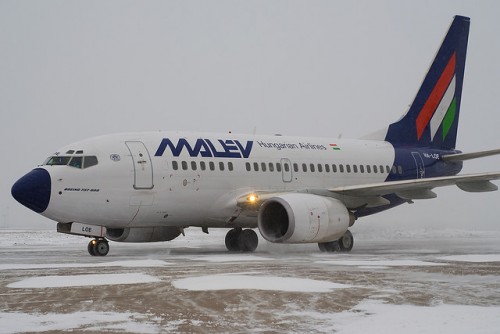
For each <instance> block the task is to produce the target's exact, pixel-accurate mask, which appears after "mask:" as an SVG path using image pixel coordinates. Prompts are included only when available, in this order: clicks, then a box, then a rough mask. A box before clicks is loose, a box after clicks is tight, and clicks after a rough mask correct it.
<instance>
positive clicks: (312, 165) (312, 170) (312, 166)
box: [309, 164, 314, 173]
mask: <svg viewBox="0 0 500 334" xmlns="http://www.w3.org/2000/svg"><path fill="white" fill-rule="evenodd" d="M309 167H310V169H311V172H313V173H314V164H310V165H309Z"/></svg>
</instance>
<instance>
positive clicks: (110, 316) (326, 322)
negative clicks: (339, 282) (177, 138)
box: [0, 299, 500, 334]
mask: <svg viewBox="0 0 500 334" xmlns="http://www.w3.org/2000/svg"><path fill="white" fill-rule="evenodd" d="M499 314H500V307H497V306H494V307H493V306H492V307H484V306H467V305H437V306H429V307H423V306H414V305H393V304H384V303H383V302H381V301H377V300H370V299H368V300H364V301H362V302H361V303H359V304H358V305H357V306H355V307H353V308H352V309H350V310H348V311H344V312H340V313H329V312H320V311H317V312H312V311H292V312H288V313H286V314H283V315H282V321H286V319H287V318H295V317H302V318H304V319H307V321H308V322H309V323H310V327H309V328H310V330H311V332H322V333H331V332H333V331H335V333H338V334H358V333H359V334H365V333H371V334H379V333H380V334H386V333H405V334H417V333H454V334H469V333H475V334H496V333H498V329H499V328H500V316H499ZM186 321H189V320H176V321H167V322H165V321H164V320H163V319H161V318H159V317H151V316H150V315H148V314H138V313H116V312H76V313H69V314H59V313H48V314H38V313H33V314H31V313H18V312H12V313H8V312H0V328H1V329H2V332H6V333H23V332H46V331H73V330H81V331H88V332H95V331H99V332H103V331H112V332H127V333H162V332H168V331H176V330H177V329H178V326H179V325H181V324H183V323H185V322H186ZM160 323H161V324H160ZM485 324H486V325H485ZM197 325H199V324H196V323H193V326H197Z"/></svg>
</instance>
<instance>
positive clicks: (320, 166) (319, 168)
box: [318, 164, 323, 173]
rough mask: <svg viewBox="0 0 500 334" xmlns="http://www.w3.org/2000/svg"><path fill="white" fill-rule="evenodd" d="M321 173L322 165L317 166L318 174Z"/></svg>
mask: <svg viewBox="0 0 500 334" xmlns="http://www.w3.org/2000/svg"><path fill="white" fill-rule="evenodd" d="M322 171H323V165H322V164H318V172H320V173H321V172H322Z"/></svg>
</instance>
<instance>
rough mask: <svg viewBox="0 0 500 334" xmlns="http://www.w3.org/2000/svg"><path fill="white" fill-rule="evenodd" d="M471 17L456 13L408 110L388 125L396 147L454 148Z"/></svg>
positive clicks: (389, 135)
mask: <svg viewBox="0 0 500 334" xmlns="http://www.w3.org/2000/svg"><path fill="white" fill-rule="evenodd" d="M469 24H470V19H469V18H468V17H464V16H455V18H454V19H453V22H452V23H451V26H450V29H449V30H448V33H447V34H446V37H445V38H444V40H443V43H442V44H441V47H440V48H439V50H438V52H437V54H436V57H435V58H434V60H433V62H432V64H431V67H430V68H429V71H428V72H427V75H426V76H425V78H424V81H423V82H422V85H421V86H420V88H419V90H418V93H417V95H416V97H415V100H414V101H413V103H412V104H411V106H410V109H409V110H408V112H407V113H406V114H405V115H404V116H403V117H402V118H401V119H400V120H399V121H398V122H396V123H392V124H391V125H390V126H389V129H388V131H387V135H386V138H385V140H387V141H388V142H390V143H391V144H393V145H394V146H395V147H402V146H417V147H434V148H440V149H454V148H455V143H456V140H457V129H458V118H459V115H460V101H461V97H462V84H463V80H464V69H465V57H466V53H467V41H468V37H469Z"/></svg>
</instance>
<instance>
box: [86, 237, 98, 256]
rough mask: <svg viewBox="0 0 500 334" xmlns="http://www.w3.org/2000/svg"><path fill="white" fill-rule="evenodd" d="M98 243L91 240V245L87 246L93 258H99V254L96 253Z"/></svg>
mask: <svg viewBox="0 0 500 334" xmlns="http://www.w3.org/2000/svg"><path fill="white" fill-rule="evenodd" d="M95 243H96V241H95V240H91V241H90V242H89V245H88V246H87V250H88V251H89V254H90V255H92V256H97V254H96V253H95V252H94V244H95Z"/></svg>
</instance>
